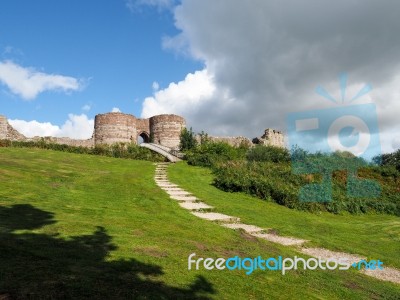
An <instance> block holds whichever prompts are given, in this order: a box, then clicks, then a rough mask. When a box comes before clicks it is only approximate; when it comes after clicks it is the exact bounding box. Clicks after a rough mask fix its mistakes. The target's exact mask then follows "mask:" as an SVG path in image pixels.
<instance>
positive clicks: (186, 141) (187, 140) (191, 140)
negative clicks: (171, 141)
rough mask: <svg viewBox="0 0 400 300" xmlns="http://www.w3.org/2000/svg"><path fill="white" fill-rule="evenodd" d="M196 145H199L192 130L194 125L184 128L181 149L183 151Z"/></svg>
mask: <svg viewBox="0 0 400 300" xmlns="http://www.w3.org/2000/svg"><path fill="white" fill-rule="evenodd" d="M196 146H197V140H196V137H195V134H194V132H193V130H192V127H190V129H189V130H187V129H186V128H183V129H182V131H181V136H180V144H179V148H180V149H181V151H186V150H190V149H193V148H195V147H196Z"/></svg>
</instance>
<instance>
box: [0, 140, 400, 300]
mask: <svg viewBox="0 0 400 300" xmlns="http://www.w3.org/2000/svg"><path fill="white" fill-rule="evenodd" d="M154 169H155V165H154V164H152V163H150V162H145V161H133V160H124V159H113V158H106V157H97V156H90V155H78V154H69V153H63V152H55V151H49V150H35V149H11V148H0V299H1V298H2V297H3V298H5V297H7V296H8V297H9V298H11V299H85V298H86V299H88V298H90V299H184V298H187V299H209V298H210V299H271V298H272V299H288V298H296V299H371V298H372V299H380V298H381V299H396V297H397V296H398V295H399V294H400V287H399V286H398V285H395V284H391V283H386V282H381V281H378V280H375V279H372V278H369V277H366V276H364V275H362V274H359V273H357V272H355V271H345V272H344V271H329V272H328V271H324V272H323V271H304V270H298V271H292V272H289V273H288V274H287V275H285V276H282V275H281V274H280V273H277V272H271V271H269V272H265V271H264V272H262V271H255V272H254V273H253V274H251V275H249V276H247V275H245V274H244V272H243V271H228V270H223V271H214V270H212V271H206V270H199V271H189V270H188V269H187V257H188V255H189V254H190V253H193V252H195V253H196V254H197V256H199V257H200V256H201V257H213V258H217V257H224V258H227V257H230V256H234V255H240V256H242V257H244V256H249V257H257V256H259V255H262V256H263V257H268V256H273V257H276V256H278V255H282V256H284V257H285V256H294V255H296V253H295V252H294V251H293V250H291V249H290V248H287V247H283V246H278V245H276V244H272V243H269V242H267V241H264V240H258V239H255V238H253V237H251V236H248V235H246V234H244V233H242V232H238V231H232V230H228V229H225V228H222V227H220V226H217V225H215V224H213V223H211V222H207V221H203V220H201V219H198V218H196V217H194V216H192V215H191V214H190V213H188V212H187V211H185V210H183V209H181V208H180V207H179V206H178V204H177V203H175V202H174V201H173V200H170V199H169V197H168V195H167V194H166V193H165V192H163V191H162V190H160V189H159V188H158V187H157V186H156V185H155V183H154V180H153V175H154ZM207 172H208V171H207V170H204V169H200V168H189V167H187V166H186V165H184V164H178V165H175V166H172V167H171V168H170V176H171V180H174V181H176V182H177V183H179V184H181V185H182V186H184V187H185V188H187V189H188V190H191V191H193V192H194V193H195V194H198V196H200V197H204V200H205V201H206V202H207V203H209V204H211V205H215V206H216V208H217V209H218V210H219V211H221V212H224V213H230V214H233V215H236V216H240V217H242V219H243V221H245V222H247V221H248V222H251V223H254V224H257V223H259V224H258V225H262V226H264V225H265V226H267V225H268V227H274V228H275V229H277V230H278V231H279V232H280V233H282V234H289V235H295V236H298V237H308V238H310V239H311V238H312V240H313V241H314V243H316V244H321V245H322V246H326V247H328V246H332V247H330V248H335V247H336V248H335V249H342V248H343V250H346V249H345V248H346V245H348V247H349V248H350V250H351V249H353V250H354V251H356V252H359V254H364V253H362V251H364V252H365V253H367V254H368V256H370V257H373V256H375V255H376V256H379V258H380V259H381V260H382V261H384V262H385V263H388V264H391V265H393V266H398V265H399V262H398V257H397V256H398V253H397V255H394V254H396V244H397V245H398V242H399V240H398V235H399V222H398V221H397V220H398V218H396V217H389V216H382V215H380V216H363V217H360V218H358V217H353V216H343V218H342V219H340V217H341V216H331V218H328V217H324V216H315V215H312V214H307V213H303V212H298V211H291V210H288V209H285V208H282V207H278V206H277V205H272V204H270V203H265V202H262V201H261V200H257V199H253V198H251V197H248V196H243V195H240V194H227V193H224V192H221V191H219V190H217V189H215V188H214V187H212V186H210V185H209V182H210V180H211V176H210V174H209V173H207ZM334 217H336V218H337V219H335V218H334ZM346 222H347V223H348V224H347V223H346ZM364 222H367V223H364ZM351 229H352V230H354V232H353V233H352V234H350V233H351ZM368 232H370V234H371V237H370V239H368V242H369V243H372V244H371V245H369V244H367V245H364V246H363V244H362V241H363V240H364V241H365V240H366V239H367V236H364V235H366V234H367V233H368ZM318 233H319V235H320V236H319V235H318ZM314 234H315V236H314ZM347 234H350V235H349V236H347V237H346V235H347ZM396 235H397V236H396ZM346 239H347V240H346ZM375 239H377V240H375ZM396 239H397V240H396ZM381 243H383V244H381Z"/></svg>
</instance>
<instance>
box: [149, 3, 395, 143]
mask: <svg viewBox="0 0 400 300" xmlns="http://www.w3.org/2000/svg"><path fill="white" fill-rule="evenodd" d="M281 2H282V3H281ZM281 2H279V3H278V2H276V1H270V0H254V1H240V0H219V1H214V0H202V1H190V0H182V1H181V4H179V5H177V6H176V7H175V9H174V10H173V13H174V18H175V26H176V28H177V29H178V30H180V33H178V34H177V35H176V36H172V37H164V38H163V41H162V43H163V47H164V48H165V49H170V50H171V49H172V50H174V51H176V52H178V53H179V54H182V53H183V54H185V55H190V56H191V57H192V58H193V59H196V60H199V61H201V62H203V63H204V65H205V68H204V69H203V70H202V71H198V72H194V73H193V74H188V75H187V77H186V78H185V79H184V80H182V81H181V82H179V83H171V84H170V86H169V87H167V88H165V89H163V90H158V91H157V92H154V94H153V96H152V97H148V98H146V99H145V100H144V102H143V110H142V115H143V116H150V115H152V114H156V113H166V112H168V113H177V114H181V115H182V116H184V117H185V118H186V119H187V121H188V123H189V125H190V126H193V127H194V129H195V130H206V131H208V132H209V133H210V134H215V135H219V134H228V135H245V136H248V137H255V136H257V135H259V134H261V132H262V131H263V130H264V128H266V127H273V128H276V129H280V130H284V129H285V128H286V124H285V120H286V116H287V114H288V113H290V112H296V111H304V110H309V109H319V108H326V107H333V106H332V104H329V102H328V101H325V100H323V99H322V98H321V97H320V96H318V95H317V94H315V92H314V90H315V88H316V86H318V85H322V86H324V87H326V89H327V90H329V91H330V92H332V94H335V92H336V91H340V88H339V82H338V77H337V74H339V73H341V72H348V74H349V90H348V95H349V96H350V95H351V94H353V93H354V92H355V91H356V90H357V89H358V88H359V87H360V86H362V85H363V84H365V83H367V82H368V83H371V84H372V86H373V87H374V90H373V91H372V93H371V94H370V95H367V96H365V97H364V98H363V99H360V100H362V101H361V102H365V101H366V100H371V99H372V100H373V101H375V103H376V104H377V109H378V118H379V120H380V130H381V134H382V135H383V136H385V137H384V139H383V140H384V143H385V145H384V147H383V148H384V149H389V147H391V146H390V145H391V144H393V142H392V140H393V133H392V131H391V130H390V129H391V128H397V127H398V125H399V121H398V120H399V119H398V111H400V102H399V101H398V99H399V97H400V94H399V92H398V91H399V89H398V86H399V84H400V79H397V78H398V77H400V73H399V67H400V61H399V60H398V53H399V52H400V39H398V32H399V31H400V19H398V17H397V16H396V14H395V13H393V12H394V11H398V10H399V9H400V2H395V1H391V2H389V3H387V4H385V5H381V4H380V3H378V2H376V1H373V0H355V1H350V2H349V1H347V0H337V1H331V2H321V1H320V0H307V1H306V0H283V1H281ZM282 7H285V9H282ZM322 12H329V13H325V14H324V13H322ZM208 86H210V87H212V89H210V88H207V87H208ZM203 90H205V91H210V90H212V92H208V93H207V92H206V93H202V92H201V91H203ZM357 103H360V102H357ZM357 103H356V102H355V103H354V104H357ZM329 105H330V106H329ZM386 136H387V137H386ZM394 144H395V145H396V142H394Z"/></svg>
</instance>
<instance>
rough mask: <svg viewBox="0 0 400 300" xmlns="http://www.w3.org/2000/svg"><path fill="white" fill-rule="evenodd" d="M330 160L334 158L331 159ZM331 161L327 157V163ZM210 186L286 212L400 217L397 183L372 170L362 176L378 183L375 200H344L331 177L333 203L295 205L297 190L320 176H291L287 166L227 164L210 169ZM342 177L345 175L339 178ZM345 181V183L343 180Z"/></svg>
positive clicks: (343, 190)
mask: <svg viewBox="0 0 400 300" xmlns="http://www.w3.org/2000/svg"><path fill="white" fill-rule="evenodd" d="M333 157H334V159H337V157H335V156H333ZM329 158H332V157H330V156H329V157H327V159H329ZM213 173H214V175H215V178H214V185H215V186H216V187H218V188H219V189H222V190H224V191H228V192H244V193H247V194H250V195H253V196H256V197H258V198H261V199H265V200H268V201H273V202H276V203H278V204H280V205H283V206H286V207H288V208H294V209H299V210H306V211H311V212H317V211H327V212H330V213H334V214H339V213H343V212H348V213H351V214H363V213H387V214H394V215H400V196H398V194H399V193H398V192H396V189H398V183H397V181H394V180H393V182H392V183H391V184H390V185H387V184H386V185H385V180H384V179H382V177H380V175H379V174H376V173H375V171H374V169H373V168H367V169H364V170H363V175H367V177H371V178H375V179H378V181H379V180H382V181H380V183H381V185H382V187H383V190H382V193H381V196H380V197H379V198H378V199H370V198H368V197H364V198H353V197H348V196H347V186H346V182H344V184H343V183H342V182H341V180H342V176H341V175H340V174H335V176H333V191H332V192H333V201H331V202H302V201H299V191H300V188H301V187H303V186H304V185H306V184H310V183H319V182H320V181H321V178H322V176H321V175H317V174H305V175H302V174H293V173H292V169H291V165H290V163H274V162H270V161H267V162H255V161H252V162H245V161H227V162H224V163H220V164H218V165H216V166H215V167H214V169H213ZM342 175H345V176H346V173H344V174H342ZM347 180H348V179H347Z"/></svg>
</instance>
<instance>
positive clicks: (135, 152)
mask: <svg viewBox="0 0 400 300" xmlns="http://www.w3.org/2000/svg"><path fill="white" fill-rule="evenodd" d="M0 147H12V148H36V149H47V150H55V151H62V152H68V153H75V154H90V155H101V156H108V157H115V158H127V159H138V160H149V161H160V162H161V161H165V158H164V157H163V156H161V155H160V154H158V153H155V152H153V151H151V150H149V149H147V148H143V147H139V146H138V145H135V144H127V143H116V144H113V145H97V146H95V147H94V148H87V147H81V146H79V147H78V146H69V145H65V144H54V143H49V142H48V141H46V140H45V139H41V140H39V141H29V142H22V141H10V140H0Z"/></svg>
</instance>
